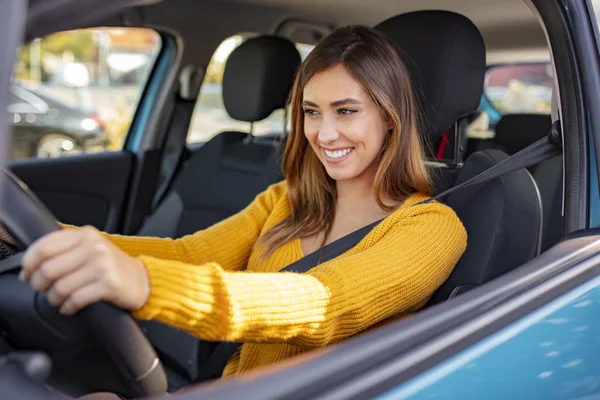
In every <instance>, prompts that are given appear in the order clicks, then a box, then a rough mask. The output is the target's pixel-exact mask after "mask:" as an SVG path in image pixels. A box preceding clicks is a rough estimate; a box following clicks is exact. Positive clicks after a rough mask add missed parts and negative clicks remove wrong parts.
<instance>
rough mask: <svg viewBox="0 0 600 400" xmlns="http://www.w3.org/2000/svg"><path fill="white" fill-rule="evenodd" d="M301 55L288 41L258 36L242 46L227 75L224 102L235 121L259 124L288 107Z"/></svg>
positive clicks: (230, 60) (229, 63)
mask: <svg viewBox="0 0 600 400" xmlns="http://www.w3.org/2000/svg"><path fill="white" fill-rule="evenodd" d="M299 65H300V53H299V52H298V50H297V49H296V46H295V45H294V44H293V43H292V42H290V41H289V40H287V39H284V38H282V37H277V36H267V35H265V36H258V37H254V38H250V39H248V40H246V41H245V42H244V43H242V44H241V45H239V46H238V47H237V48H236V49H235V50H234V51H233V52H231V54H230V55H229V58H228V59H227V63H226V64H225V71H224V72H223V103H224V104H225V110H226V111H227V113H228V114H229V116H230V117H231V118H234V119H237V120H239V121H246V122H255V121H260V120H263V119H265V118H267V117H268V116H269V115H270V114H271V113H272V112H273V111H275V110H277V109H280V108H284V107H285V105H286V100H287V96H288V93H289V91H290V89H291V87H292V84H293V82H294V75H295V73H296V70H297V69H298V66H299Z"/></svg>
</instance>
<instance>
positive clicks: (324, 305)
mask: <svg viewBox="0 0 600 400" xmlns="http://www.w3.org/2000/svg"><path fill="white" fill-rule="evenodd" d="M424 199H426V197H425V196H423V195H419V194H416V195H413V196H411V197H410V198H408V199H407V200H406V201H405V203H404V204H403V205H402V206H401V207H400V208H399V209H398V210H396V211H395V212H394V213H393V214H392V215H390V216H389V217H387V218H386V219H385V220H384V221H383V222H382V223H380V224H379V225H378V226H377V227H376V228H374V230H373V231H372V232H371V233H369V234H368V235H367V236H366V237H365V238H364V239H363V240H362V241H361V242H360V243H359V244H358V245H357V246H356V247H354V248H353V249H351V250H349V251H347V252H346V253H345V254H343V255H341V256H339V257H337V258H335V259H333V260H331V261H329V262H326V263H323V264H321V265H319V266H317V267H315V268H313V269H312V270H310V271H309V272H307V273H305V274H298V273H292V272H282V273H279V272H278V271H279V270H281V269H282V268H284V267H285V266H287V265H289V264H291V263H293V262H294V261H296V260H299V259H300V258H302V257H303V256H304V254H303V253H302V248H301V246H300V240H294V241H292V242H290V243H287V244H286V245H284V246H282V247H281V248H279V249H277V250H276V251H275V252H274V254H273V255H271V256H270V257H268V258H267V259H264V260H263V259H261V258H260V253H261V249H260V247H259V248H257V249H255V248H254V247H255V246H254V245H255V243H256V241H257V239H258V238H259V236H260V235H261V233H263V232H265V231H266V230H267V229H269V228H271V227H272V226H273V225H275V224H276V223H278V222H279V221H281V220H282V219H283V218H285V217H286V216H288V215H289V213H290V206H289V202H288V198H287V186H286V184H285V182H281V183H279V184H276V185H273V186H271V187H270V188H269V189H268V190H266V191H265V192H263V193H262V194H260V195H258V197H257V198H256V199H255V200H254V201H253V202H252V203H251V204H250V205H249V206H248V207H247V208H246V209H245V210H243V211H241V212H240V213H238V214H236V215H234V216H232V217H230V218H228V219H226V220H224V221H222V222H220V223H218V224H216V225H214V226H212V227H210V228H208V229H205V230H202V231H199V232H197V233H195V234H193V235H189V236H186V237H183V238H181V239H178V240H172V239H159V238H145V237H127V236H119V235H109V238H110V239H111V240H112V241H113V242H114V243H116V244H117V245H118V246H119V247H120V248H122V249H123V250H125V251H126V252H127V253H129V254H130V255H132V256H135V257H139V258H140V259H141V260H142V261H143V262H144V264H145V266H146V268H147V270H148V275H149V277H150V286H151V293H150V298H149V299H148V302H147V303H146V304H145V306H144V307H143V308H142V309H140V310H137V311H136V312H135V313H134V316H135V317H137V318H140V319H155V320H158V321H161V322H163V323H165V324H168V325H171V326H174V327H176V328H180V329H183V330H185V331H187V332H189V333H190V334H193V335H195V336H197V337H199V338H201V339H205V340H214V341H241V342H243V343H244V344H243V346H242V347H241V350H240V351H238V352H237V353H236V354H235V355H234V356H233V357H232V358H231V360H230V361H229V363H228V365H227V367H226V368H225V371H224V373H223V376H232V375H236V374H238V373H241V372H244V371H248V370H250V369H253V368H256V367H259V366H263V365H268V364H272V363H274V362H278V361H281V360H284V359H288V358H290V357H293V356H295V355H297V354H300V353H302V352H305V351H307V350H310V349H314V348H316V347H321V346H325V345H328V344H330V343H334V342H337V341H340V340H342V339H345V338H348V337H350V336H353V335H355V334H357V333H359V332H361V331H363V330H365V329H367V328H369V327H372V326H373V325H375V324H378V323H380V322H382V321H386V320H390V319H395V318H398V317H401V316H404V315H406V314H409V313H412V312H414V311H416V310H418V309H419V308H420V307H422V306H423V305H424V304H425V303H426V302H427V300H428V299H429V297H430V296H431V294H432V293H433V292H434V291H435V290H436V288H438V287H439V286H440V285H441V284H442V283H443V282H444V281H445V280H446V278H447V277H448V275H449V274H450V272H451V271H452V269H453V267H454V265H455V264H456V263H457V262H458V259H459V258H460V257H461V255H462V254H463V252H464V250H465V247H466V242H467V236H466V232H465V229H464V227H463V225H462V224H461V222H460V220H459V219H458V217H457V216H456V215H455V214H454V212H453V211H452V210H451V209H450V208H449V207H447V206H445V205H443V204H440V203H435V202H434V203H430V204H425V205H418V206H415V207H411V206H412V205H414V204H416V203H418V202H420V201H422V200H424Z"/></svg>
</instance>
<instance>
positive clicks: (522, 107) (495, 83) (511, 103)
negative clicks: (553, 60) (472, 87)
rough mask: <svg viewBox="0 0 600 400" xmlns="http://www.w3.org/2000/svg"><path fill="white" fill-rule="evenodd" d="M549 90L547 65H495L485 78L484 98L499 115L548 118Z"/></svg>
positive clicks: (551, 84)
mask: <svg viewBox="0 0 600 400" xmlns="http://www.w3.org/2000/svg"><path fill="white" fill-rule="evenodd" d="M553 87H554V77H553V74H552V66H551V64H550V63H538V64H517V65H498V66H494V67H491V68H489V69H488V71H487V73H486V77H485V95H486V97H487V99H488V100H489V102H490V103H491V105H492V106H493V107H494V109H495V110H496V111H498V112H499V113H501V114H520V113H536V114H550V103H551V98H552V88H553Z"/></svg>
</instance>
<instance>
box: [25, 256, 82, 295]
mask: <svg viewBox="0 0 600 400" xmlns="http://www.w3.org/2000/svg"><path fill="white" fill-rule="evenodd" d="M87 256H88V255H87V251H86V248H85V247H76V248H74V249H73V250H71V251H69V252H65V253H62V254H59V255H58V256H56V257H54V258H51V259H49V260H47V261H44V262H43V263H42V264H41V265H40V266H39V268H37V269H36V270H34V271H33V273H32V274H31V277H30V279H29V282H30V283H31V286H32V287H33V288H34V289H35V290H37V291H38V292H41V291H44V290H47V289H48V288H49V287H50V286H52V284H53V283H54V282H55V281H58V280H60V279H61V278H62V277H64V276H65V275H67V274H69V273H71V272H73V271H75V270H77V269H78V268H80V267H82V266H83V265H84V263H85V261H86V259H87Z"/></svg>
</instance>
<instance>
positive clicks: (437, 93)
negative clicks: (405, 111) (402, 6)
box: [375, 11, 486, 142]
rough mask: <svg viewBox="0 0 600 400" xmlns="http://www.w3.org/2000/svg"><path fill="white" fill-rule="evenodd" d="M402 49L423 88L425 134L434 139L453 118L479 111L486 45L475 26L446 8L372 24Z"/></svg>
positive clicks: (417, 89) (418, 87) (436, 138)
mask: <svg viewBox="0 0 600 400" xmlns="http://www.w3.org/2000/svg"><path fill="white" fill-rule="evenodd" d="M375 28H376V29H378V30H380V31H381V32H383V33H385V34H387V35H388V36H389V37H390V38H391V39H392V40H393V41H394V42H396V44H397V45H398V47H400V49H401V54H402V55H403V56H404V57H403V59H404V60H405V62H406V63H407V66H408V69H409V71H410V73H411V75H412V76H413V79H414V83H415V91H416V92H417V95H418V94H419V92H420V93H421V96H420V97H421V101H422V104H421V107H422V110H423V112H424V117H425V118H424V121H423V122H424V123H425V133H426V134H427V135H428V136H429V138H430V139H431V140H434V141H435V142H437V140H438V139H439V138H440V136H441V135H443V134H444V132H446V131H447V130H448V129H449V128H450V127H451V126H452V125H453V124H454V123H455V122H456V121H457V120H459V119H460V118H461V117H463V116H465V115H467V114H469V113H471V112H473V111H475V110H477V108H478V106H479V102H480V100H481V94H482V91H483V82H484V76H485V66H486V64H485V45H484V43H483V38H482V36H481V33H480V32H479V30H478V29H477V27H476V26H475V25H474V24H473V23H472V22H471V21H470V20H469V19H468V18H466V17H465V16H462V15H460V14H456V13H453V12H449V11H417V12H412V13H407V14H401V15H397V16H395V17H392V18H390V19H388V20H386V21H383V22H382V23H380V24H379V25H377V26H376V27H375Z"/></svg>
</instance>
